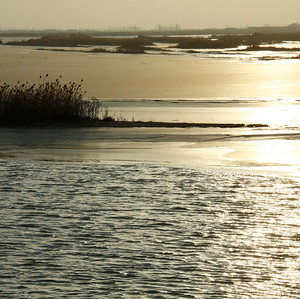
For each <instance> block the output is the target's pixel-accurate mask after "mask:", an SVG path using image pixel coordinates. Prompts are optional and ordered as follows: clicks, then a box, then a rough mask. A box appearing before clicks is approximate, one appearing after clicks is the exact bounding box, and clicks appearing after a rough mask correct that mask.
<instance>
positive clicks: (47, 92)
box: [0, 74, 104, 124]
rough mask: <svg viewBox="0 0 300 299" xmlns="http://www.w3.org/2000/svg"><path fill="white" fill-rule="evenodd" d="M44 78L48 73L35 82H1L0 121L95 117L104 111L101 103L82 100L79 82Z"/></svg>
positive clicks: (19, 121)
mask: <svg viewBox="0 0 300 299" xmlns="http://www.w3.org/2000/svg"><path fill="white" fill-rule="evenodd" d="M47 79H48V74H47V75H46V76H44V77H43V76H40V81H41V82H40V83H38V84H29V83H28V82H26V83H20V82H18V83H17V84H15V85H9V84H7V83H4V84H0V122H1V123H2V124H3V123H11V124H33V123H45V122H46V123H48V122H50V123H51V122H70V121H81V120H98V119H99V117H101V114H103V111H104V109H103V106H102V104H101V102H99V101H98V100H96V99H84V97H83V95H84V92H83V91H82V87H81V84H78V83H75V82H68V83H64V82H61V76H60V77H59V78H57V79H55V80H53V81H47ZM81 81H83V80H81ZM80 83H81V82H80Z"/></svg>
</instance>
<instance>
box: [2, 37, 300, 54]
mask: <svg viewBox="0 0 300 299" xmlns="http://www.w3.org/2000/svg"><path fill="white" fill-rule="evenodd" d="M283 41H300V32H299V33H284V34H283V33H254V34H226V35H211V36H207V37H190V36H189V37H187V36H144V35H139V36H138V37H132V38H114V37H94V36H90V35H86V34H71V35H45V36H42V37H40V38H31V39H28V40H24V41H11V42H7V43H5V44H7V45H18V46H38V47H79V46H116V47H119V48H118V50H119V51H120V52H121V53H127V52H128V53H142V52H143V50H144V47H151V46H153V45H154V44H155V43H168V44H174V46H175V47H178V48H181V49H220V48H223V49H224V48H236V47H238V46H242V45H244V46H248V47H255V46H259V45H266V44H273V43H280V42H283Z"/></svg>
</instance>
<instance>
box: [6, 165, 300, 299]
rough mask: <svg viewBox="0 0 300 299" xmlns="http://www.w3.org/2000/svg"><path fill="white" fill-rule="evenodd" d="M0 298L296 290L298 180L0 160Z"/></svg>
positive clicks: (286, 293)
mask: <svg viewBox="0 0 300 299" xmlns="http://www.w3.org/2000/svg"><path fill="white" fill-rule="evenodd" d="M0 182H1V184H0V186H1V187H0V194H1V201H0V205H1V210H0V211H1V218H0V219H1V220H0V223H1V228H0V234H1V246H0V252H1V261H0V268H1V279H0V296H1V297H3V298H4V297H5V298H9V297H13V298H16V297H22V298H29V297H30V298H34V297H39V298H54V297H56V298H57V297H72V298H74V297H79V298H90V297H98V298H99V297H110V298H132V297H144V298H179V297H180V298H232V297H234V298H249V297H251V298H279V297H281V298H283V297H284V298H299V296H300V288H299V287H300V268H299V256H300V230H299V227H300V214H299V192H300V189H299V185H298V182H296V181H294V180H293V179H289V178H281V177H276V176H273V177H272V176H257V175H247V174H239V173H231V172H228V173H226V172H219V171H218V172H216V171H201V170H195V169H192V168H184V167H175V166H173V167H172V166H161V165H153V164H152V165H151V164H143V163H122V164H116V163H115V164H112V163H110V164H101V163H73V162H69V163H64V162H59V163H58V162H46V161H22V160H2V161H0Z"/></svg>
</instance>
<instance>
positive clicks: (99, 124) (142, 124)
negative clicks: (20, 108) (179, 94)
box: [0, 120, 269, 128]
mask: <svg viewBox="0 0 300 299" xmlns="http://www.w3.org/2000/svg"><path fill="white" fill-rule="evenodd" d="M0 127H2V128H3V127H9V128H14V127H27V128H37V127H41V128H44V127H55V128H68V127H69V128H72V127H81V128H84V127H86V128H269V125H267V124H243V123H237V124H235V123H193V122H155V121H110V120H109V121H107V120H82V121H78V122H44V123H28V124H26V123H0Z"/></svg>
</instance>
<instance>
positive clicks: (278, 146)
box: [255, 140, 300, 165]
mask: <svg viewBox="0 0 300 299" xmlns="http://www.w3.org/2000/svg"><path fill="white" fill-rule="evenodd" d="M255 154H256V160H257V161H258V162H262V163H272V164H273V163H274V164H292V165H295V164H299V163H300V152H299V144H298V143H295V142H292V141H291V140H265V141H261V142H259V145H258V147H257V151H256V153H255Z"/></svg>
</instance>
